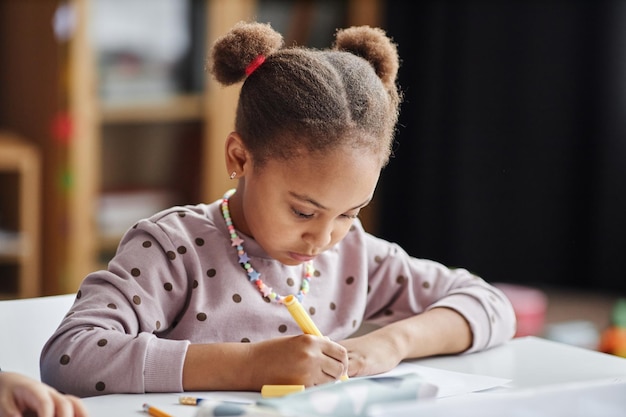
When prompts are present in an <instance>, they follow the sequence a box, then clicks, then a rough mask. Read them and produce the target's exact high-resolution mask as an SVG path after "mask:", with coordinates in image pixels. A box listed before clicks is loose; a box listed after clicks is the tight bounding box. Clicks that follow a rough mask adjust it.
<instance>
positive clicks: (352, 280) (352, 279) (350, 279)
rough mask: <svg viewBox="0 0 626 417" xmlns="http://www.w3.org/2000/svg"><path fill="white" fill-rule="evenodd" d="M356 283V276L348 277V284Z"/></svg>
mask: <svg viewBox="0 0 626 417" xmlns="http://www.w3.org/2000/svg"><path fill="white" fill-rule="evenodd" d="M353 283H354V277H348V278H346V284H348V285H352V284H353Z"/></svg>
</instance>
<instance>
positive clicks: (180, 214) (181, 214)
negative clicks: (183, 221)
mask: <svg viewBox="0 0 626 417" xmlns="http://www.w3.org/2000/svg"><path fill="white" fill-rule="evenodd" d="M178 215H179V216H180V217H185V216H186V215H187V213H185V212H184V211H179V212H178Z"/></svg>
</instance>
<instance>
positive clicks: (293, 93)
mask: <svg viewBox="0 0 626 417" xmlns="http://www.w3.org/2000/svg"><path fill="white" fill-rule="evenodd" d="M260 55H261V56H263V57H264V58H265V61H264V62H263V63H262V64H261V65H260V66H258V67H257V68H256V69H255V70H254V71H253V72H252V73H251V74H250V75H248V76H247V75H246V68H247V67H248V66H249V65H250V63H251V62H253V61H254V60H255V59H257V58H258V57H259V56H260ZM207 67H208V70H209V71H210V73H212V74H213V76H214V77H215V79H216V80H217V81H218V82H220V83H221V84H223V85H231V84H234V83H237V82H239V81H242V80H244V79H245V82H244V83H243V86H242V87H241V92H240V95H239V104H238V107H237V115H236V120H235V130H236V131H237V132H238V133H239V134H240V135H241V137H242V140H243V141H244V143H245V145H246V146H247V147H248V149H249V151H250V152H251V154H252V157H253V159H254V161H255V163H256V164H258V165H260V166H262V165H263V163H264V162H265V161H267V160H268V158H291V157H294V156H296V155H298V154H300V153H301V152H303V151H306V152H313V153H316V152H319V153H324V152H327V151H328V150H330V149H335V148H337V147H340V146H349V147H353V148H356V149H368V150H370V151H372V152H376V153H378V154H379V155H380V161H381V166H384V165H385V164H386V163H387V161H388V160H389V156H390V154H391V147H392V142H393V137H394V133H395V127H396V123H397V120H398V112H399V106H400V102H401V94H400V91H399V89H398V87H397V85H396V77H397V73H398V67H399V58H398V52H397V48H396V45H395V44H394V43H393V42H392V41H391V39H390V38H389V37H387V35H386V34H385V32H384V31H383V30H381V29H379V28H372V27H369V26H359V27H351V28H348V29H341V30H338V31H337V32H336V34H335V43H334V45H333V47H332V49H324V50H318V49H313V48H306V47H297V46H294V47H288V48H286V47H283V37H282V35H281V34H279V33H277V32H276V31H275V30H274V29H273V28H272V27H271V26H270V25H269V24H263V23H257V22H239V23H237V24H236V25H235V26H234V27H233V28H232V29H231V30H230V31H229V32H228V33H227V34H225V35H224V36H222V37H220V38H219V39H217V40H216V42H215V44H214V45H213V48H212V50H211V53H210V56H209V60H208V65H207Z"/></svg>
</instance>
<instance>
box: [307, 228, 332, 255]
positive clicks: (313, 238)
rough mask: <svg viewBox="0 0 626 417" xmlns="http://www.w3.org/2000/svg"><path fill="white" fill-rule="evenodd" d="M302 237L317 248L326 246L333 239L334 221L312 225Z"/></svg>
mask: <svg viewBox="0 0 626 417" xmlns="http://www.w3.org/2000/svg"><path fill="white" fill-rule="evenodd" d="M302 239H303V240H304V241H305V242H306V243H307V244H308V245H310V246H311V247H313V248H315V249H323V248H326V247H327V246H328V245H329V244H330V242H331V241H332V239H333V225H332V223H317V224H314V225H311V226H310V227H309V228H308V229H307V230H306V231H305V232H304V233H303V235H302Z"/></svg>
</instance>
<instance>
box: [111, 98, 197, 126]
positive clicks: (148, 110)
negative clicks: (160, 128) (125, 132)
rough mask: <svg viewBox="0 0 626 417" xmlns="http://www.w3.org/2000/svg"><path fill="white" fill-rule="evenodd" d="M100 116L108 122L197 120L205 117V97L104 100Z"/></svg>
mask: <svg viewBox="0 0 626 417" xmlns="http://www.w3.org/2000/svg"><path fill="white" fill-rule="evenodd" d="M100 117H101V121H102V123H106V124H116V123H157V122H158V123H161V122H186V121H197V120H202V119H203V118H204V105H203V98H202V95H201V94H187V95H179V96H173V97H170V98H164V99H159V100H150V101H148V100H145V101H130V102H106V101H104V102H102V103H101V107H100Z"/></svg>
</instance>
